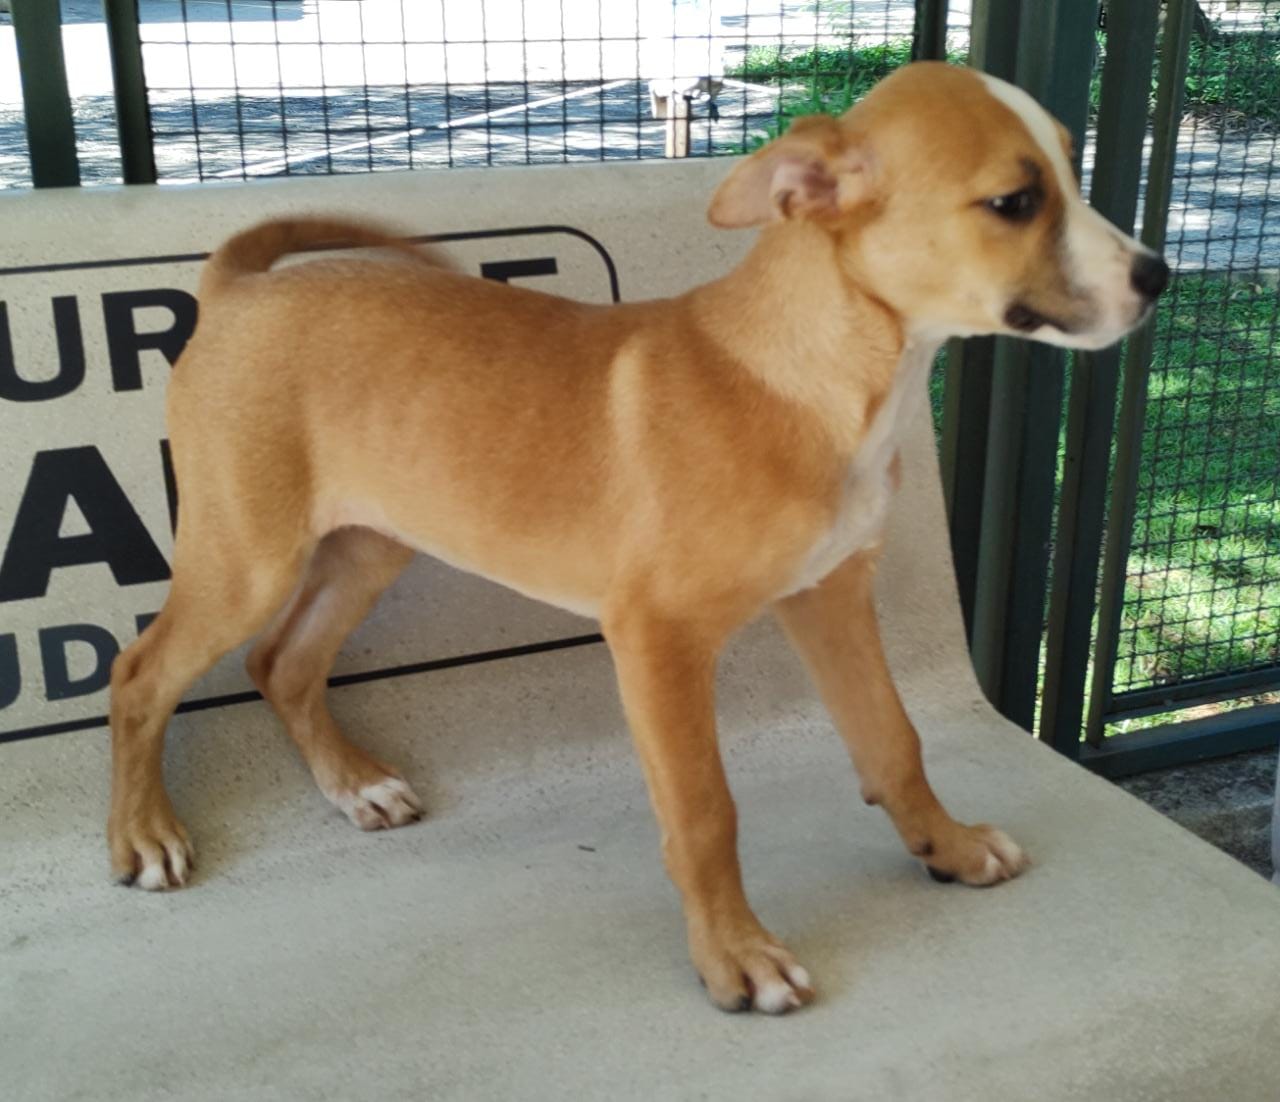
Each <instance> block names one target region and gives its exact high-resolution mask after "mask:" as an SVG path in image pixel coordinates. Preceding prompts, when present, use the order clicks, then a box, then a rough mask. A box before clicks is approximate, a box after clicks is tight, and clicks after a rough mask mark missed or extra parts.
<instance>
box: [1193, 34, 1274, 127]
mask: <svg viewBox="0 0 1280 1102" xmlns="http://www.w3.org/2000/svg"><path fill="white" fill-rule="evenodd" d="M1276 16H1277V26H1276V28H1275V29H1274V31H1272V32H1270V33H1268V34H1233V35H1219V36H1218V37H1216V38H1213V39H1210V40H1208V41H1206V40H1204V39H1201V38H1192V40H1191V53H1190V57H1189V58H1188V62H1187V93H1186V95H1187V98H1186V110H1187V113H1188V114H1190V115H1193V116H1195V117H1197V118H1201V119H1205V120H1208V121H1210V122H1212V123H1215V124H1217V125H1219V126H1221V127H1223V128H1224V129H1230V130H1236V129H1245V130H1249V129H1259V128H1262V129H1273V128H1275V127H1276V126H1277V124H1280V11H1277V12H1276Z"/></svg>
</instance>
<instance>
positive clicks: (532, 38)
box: [0, 0, 969, 184]
mask: <svg viewBox="0 0 1280 1102" xmlns="http://www.w3.org/2000/svg"><path fill="white" fill-rule="evenodd" d="M61 3H62V10H63V17H64V23H65V24H66V26H65V29H64V46H65V48H66V50H67V53H68V69H69V71H70V72H71V74H72V85H73V87H72V92H73V97H74V101H75V107H76V115H77V130H78V135H79V145H80V157H81V164H82V169H83V175H84V179H85V182H88V183H92V182H98V181H112V180H116V179H118V178H119V171H120V170H119V160H118V157H117V156H116V153H115V151H114V149H113V148H112V140H113V138H114V106H113V102H112V94H111V93H112V88H111V82H110V70H109V65H108V64H107V53H106V38H105V32H104V31H103V28H102V12H101V5H100V2H99V0H61ZM968 7H969V4H968V0H957V2H954V3H953V4H952V5H951V13H950V19H951V29H952V35H951V38H952V40H953V44H954V47H955V49H956V50H957V51H961V50H963V48H964V47H965V45H966V44H967V27H968ZM139 13H140V36H141V39H142V43H143V64H144V69H145V73H146V80H147V98H148V104H149V108H150V113H151V126H152V132H153V135H154V142H155V153H156V162H157V170H158V173H159V177H160V179H161V181H162V182H166V181H167V182H177V181H190V180H205V179H243V178H250V177H259V176H275V175H293V174H308V173H334V172H369V171H379V170H383V169H406V168H427V167H443V166H455V165H492V164H530V163H546V162H565V161H598V160H613V159H634V158H643V157H661V156H664V155H669V154H670V153H671V152H672V150H671V145H670V143H671V137H670V134H671V131H672V129H673V128H674V127H675V126H676V125H677V123H678V125H679V126H680V128H681V129H682V130H683V131H684V133H683V134H682V136H681V140H682V143H684V145H683V147H682V148H681V149H680V150H679V152H680V153H681V154H684V153H687V154H690V155H713V154H721V153H736V152H740V151H742V150H743V149H746V148H750V147H751V146H752V145H753V144H755V143H757V142H759V141H760V140H761V139H762V138H764V137H767V136H769V135H771V134H773V133H776V132H777V131H778V130H779V129H781V128H783V127H785V125H786V121H787V120H788V119H789V118H790V117H793V116H794V115H795V114H797V113H804V112H806V111H810V110H813V109H815V108H818V107H826V108H833V109H834V108H839V107H841V106H847V104H848V103H849V102H852V100H853V99H854V98H856V97H857V96H858V95H860V94H861V92H862V91H864V90H865V88H866V87H869V86H870V84H871V83H873V82H874V80H875V79H876V78H877V77H879V76H881V75H883V74H884V73H885V72H887V71H889V70H890V69H892V68H893V67H895V66H896V65H898V64H901V63H903V62H905V61H906V60H908V59H909V57H910V52H911V41H912V32H913V24H914V17H915V3H914V0H140V3H139ZM6 30H7V28H4V27H0V51H2V50H4V49H6V48H10V49H11V39H10V41H9V42H8V43H6V42H5V41H4V40H3V38H4V32H5V31H6ZM13 71H14V72H15V73H16V67H15V68H14V70H13ZM11 85H12V86H11ZM686 118H687V119H688V121H687V122H685V119H686ZM669 120H671V121H669ZM11 132H12V133H11ZM20 142H21V105H20V97H19V95H18V93H17V91H16V79H15V80H14V81H13V82H4V81H0V171H3V172H4V176H3V179H2V182H3V183H8V184H15V183H22V182H24V180H23V179H22V177H21V173H20V172H19V171H18V169H19V166H20V164H21V161H22V158H21V150H20V149H19V145H20Z"/></svg>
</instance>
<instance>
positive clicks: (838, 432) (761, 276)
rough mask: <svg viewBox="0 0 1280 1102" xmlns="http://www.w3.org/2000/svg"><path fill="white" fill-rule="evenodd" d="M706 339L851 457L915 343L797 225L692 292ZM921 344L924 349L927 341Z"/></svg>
mask: <svg viewBox="0 0 1280 1102" xmlns="http://www.w3.org/2000/svg"><path fill="white" fill-rule="evenodd" d="M694 303H695V309H696V310H697V311H698V314H699V315H700V318H701V320H702V324H703V325H704V327H705V328H706V330H707V332H708V333H709V334H710V335H711V337H712V339H714V340H715V341H716V343H717V344H719V345H720V346H721V347H722V348H724V349H725V350H726V352H728V353H729V355H730V356H731V357H732V359H733V360H734V361H735V362H737V363H739V364H741V365H742V366H743V367H744V368H745V369H746V370H748V371H750V372H751V373H752V374H753V375H755V376H756V377H757V378H759V379H760V380H761V381H762V382H763V383H764V384H765V385H766V386H768V387H769V388H770V389H771V390H772V391H774V392H775V393H777V394H778V395H779V396H780V397H783V398H785V399H787V400H788V401H790V402H792V403H794V404H796V405H799V406H801V407H802V408H804V409H805V410H806V411H807V412H808V413H810V414H811V415H812V416H814V417H815V418H816V419H817V420H818V421H819V422H820V423H821V424H822V426H823V428H824V429H825V430H826V432H827V433H828V434H829V436H830V438H831V439H832V441H833V442H834V443H835V445H836V446H837V447H838V448H839V449H840V450H841V451H843V452H846V453H847V454H852V452H853V451H855V450H856V449H857V447H858V445H859V443H860V441H861V439H862V437H863V435H864V434H865V432H866V430H867V428H868V427H869V425H870V422H871V420H872V419H873V418H874V416H875V413H876V411H877V410H878V409H879V408H880V406H881V405H882V404H883V402H884V401H885V400H886V399H887V397H888V396H889V394H890V392H891V391H892V390H893V387H894V384H895V382H896V381H897V375H898V373H899V367H900V365H902V364H904V363H906V362H908V361H912V362H914V360H915V359H916V358H918V357H916V356H914V355H911V354H910V353H913V352H914V351H915V349H914V347H913V346H915V345H917V344H920V343H926V342H922V340H921V339H920V338H916V337H914V336H913V335H912V334H911V333H909V332H908V331H906V329H905V327H904V325H903V322H902V320H901V319H900V318H899V317H898V316H897V315H896V314H895V313H894V312H893V311H892V310H890V309H889V307H888V306H886V305H885V304H884V303H882V302H881V301H879V300H878V299H877V298H876V297H875V296H874V295H873V294H871V293H869V292H868V290H866V289H865V288H864V287H862V286H860V285H859V284H858V283H857V282H855V281H854V280H853V279H852V278H851V277H850V275H849V273H848V272H847V271H846V270H845V268H844V267H843V266H842V265H841V263H840V259H839V255H838V253H837V244H836V241H835V239H834V238H833V237H832V236H831V235H830V234H829V233H828V232H827V231H825V230H823V229H821V228H819V227H817V226H814V225H812V224H810V223H807V222H783V223H779V224H776V225H771V226H768V227H766V228H765V229H764V230H762V231H761V233H760V237H759V240H758V241H757V242H756V244H755V246H754V248H753V249H752V250H751V252H750V253H749V254H748V255H747V257H746V259H745V260H744V261H743V262H742V263H741V264H740V265H739V266H738V267H737V268H735V269H734V270H733V271H732V272H730V273H729V274H728V275H727V276H725V277H723V278H722V279H719V280H717V281H715V282H713V283H710V284H707V285H706V286H704V287H701V288H699V289H698V290H697V291H695V292H694ZM928 343H931V342H928Z"/></svg>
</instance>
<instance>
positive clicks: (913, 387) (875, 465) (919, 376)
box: [782, 341, 939, 596]
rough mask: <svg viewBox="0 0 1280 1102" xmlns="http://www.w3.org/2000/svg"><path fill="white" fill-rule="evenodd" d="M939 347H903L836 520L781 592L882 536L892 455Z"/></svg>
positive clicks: (813, 581) (849, 473) (819, 575)
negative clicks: (896, 367)
mask: <svg viewBox="0 0 1280 1102" xmlns="http://www.w3.org/2000/svg"><path fill="white" fill-rule="evenodd" d="M938 347H939V345H938V343H937V342H936V341H922V342H920V343H909V344H908V345H907V346H906V348H905V349H903V352H902V358H901V359H900V360H899V361H898V370H897V372H896V373H895V374H894V381H893V389H892V390H890V392H889V396H888V397H887V398H886V399H885V401H884V404H883V405H882V406H881V407H880V409H879V410H878V411H877V412H876V417H875V420H874V421H873V422H872V423H871V426H870V427H869V428H868V429H867V434H866V436H865V437H864V438H863V441H862V445H861V447H859V449H858V452H857V454H856V455H855V456H854V457H853V461H852V462H851V463H850V464H849V467H848V469H847V470H846V471H845V475H844V482H843V485H842V486H841V490H840V502H839V505H838V506H837V508H836V512H835V516H834V517H833V518H832V521H831V526H830V527H829V528H828V529H827V530H826V531H824V532H823V533H822V534H821V535H820V536H819V537H818V539H817V540H816V541H815V543H814V544H813V546H812V547H810V548H809V552H808V554H807V555H806V556H805V557H804V559H803V560H802V562H801V566H800V569H799V570H798V571H797V572H796V574H795V576H794V577H793V578H792V580H791V583H790V585H788V586H787V588H786V589H785V591H784V592H783V594H782V596H787V595H789V594H791V593H797V592H799V591H800V590H802V589H808V588H810V587H811V586H815V585H817V584H818V583H819V582H820V581H822V579H823V578H825V577H826V576H827V575H828V574H830V573H831V571H833V570H834V569H835V568H836V567H837V566H839V565H840V564H841V563H842V562H844V560H845V559H847V558H848V557H849V556H850V555H852V554H853V553H854V552H855V551H860V550H862V549H863V548H864V547H870V546H872V545H873V544H874V543H876V542H877V541H878V540H879V539H880V536H881V534H882V533H883V531H884V523H885V519H886V517H887V516H888V512H889V502H890V500H891V499H892V497H893V485H892V480H891V477H890V467H891V466H892V464H893V457H894V456H895V455H896V454H897V453H898V448H899V446H900V445H901V442H902V430H903V428H904V427H905V426H906V424H907V419H908V418H909V417H910V416H911V415H912V414H913V413H914V412H915V411H916V409H917V407H918V406H919V405H920V404H921V400H922V398H923V392H924V388H925V387H924V384H925V381H926V380H927V379H928V377H929V369H930V367H932V365H933V360H934V357H935V356H936V355H937V352H938Z"/></svg>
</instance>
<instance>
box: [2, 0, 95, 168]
mask: <svg viewBox="0 0 1280 1102" xmlns="http://www.w3.org/2000/svg"><path fill="white" fill-rule="evenodd" d="M12 14H13V32H14V38H15V39H16V40H17V43H18V70H19V74H20V77H21V80H22V106H23V115H24V117H25V119H26V124H27V148H28V150H29V151H30V154H31V182H32V183H33V184H35V186H36V187H75V186H76V185H77V184H78V183H80V163H79V161H78V159H77V158H76V127H75V120H74V118H73V116H72V114H71V95H70V93H69V92H68V91H67V66H66V61H65V59H64V58H63V55H62V13H61V11H60V10H59V5H58V3H57V0H13V13H12Z"/></svg>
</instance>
